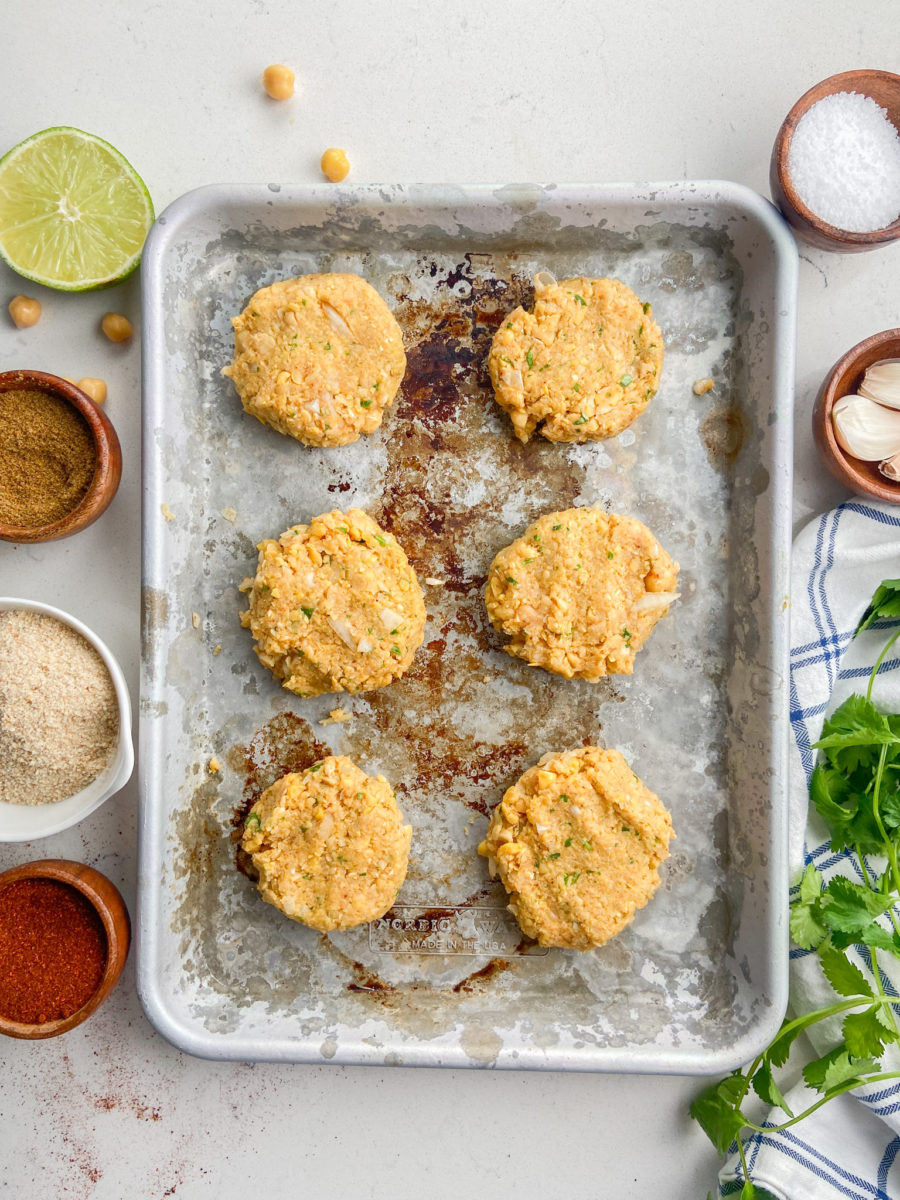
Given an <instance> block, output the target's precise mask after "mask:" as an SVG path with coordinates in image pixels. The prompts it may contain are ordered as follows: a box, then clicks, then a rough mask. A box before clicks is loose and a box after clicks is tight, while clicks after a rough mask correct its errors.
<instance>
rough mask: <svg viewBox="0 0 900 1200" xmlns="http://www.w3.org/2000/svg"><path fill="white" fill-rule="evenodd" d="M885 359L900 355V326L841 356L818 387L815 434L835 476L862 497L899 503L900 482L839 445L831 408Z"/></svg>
mask: <svg viewBox="0 0 900 1200" xmlns="http://www.w3.org/2000/svg"><path fill="white" fill-rule="evenodd" d="M882 358H900V329H885V330H884V331H883V332H882V333H873V334H872V336H871V337H868V338H866V339H865V341H863V342H860V343H859V344H858V345H856V346H854V347H853V349H852V350H848V351H847V353H846V354H845V355H844V356H843V358H840V359H838V361H837V362H836V363H835V364H834V366H833V367H832V368H831V370H830V371H829V372H828V374H827V376H826V377H825V381H824V383H823V384H822V386H821V387H820V388H819V394H818V396H817V397H816V403H815V407H814V408H813V437H814V438H815V442H816V449H817V450H818V451H819V454H820V455H821V458H822V461H823V463H824V464H825V466H826V467H827V468H828V470H829V471H830V472H831V473H832V475H833V476H834V477H835V479H838V480H840V482H841V483H842V484H843V485H844V487H846V488H849V489H850V491H851V492H856V493H857V495H860V496H870V497H872V499H874V500H885V501H887V503H888V504H900V483H892V482H891V480H890V479H885V477H884V476H883V475H882V474H880V473H879V470H878V463H869V462H863V461H862V460H861V459H859V458H853V457H852V456H851V455H849V454H848V453H847V451H846V450H844V449H842V447H841V446H839V445H838V441H837V438H836V437H835V434H834V422H833V421H832V419H831V411H832V409H833V408H834V405H835V402H836V401H837V400H840V398H841V396H848V395H850V394H851V393H853V392H857V391H858V390H859V385H860V384H861V383H862V381H863V375H865V373H866V368H867V367H871V366H872V364H873V363H876V362H879V361H880V359H882Z"/></svg>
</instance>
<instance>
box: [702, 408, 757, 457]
mask: <svg viewBox="0 0 900 1200" xmlns="http://www.w3.org/2000/svg"><path fill="white" fill-rule="evenodd" d="M700 436H701V437H702V439H703V444H704V446H705V447H706V453H707V454H708V456H709V461H710V463H712V465H713V466H714V467H715V468H716V470H718V471H721V470H724V469H727V468H729V467H733V466H734V464H735V462H736V461H737V458H738V455H739V454H740V452H741V449H742V447H743V445H744V438H745V436H746V435H745V419H744V416H743V414H742V413H741V410H740V408H739V407H738V405H737V404H717V405H716V406H715V407H714V408H711V409H710V410H709V412H708V413H707V414H706V416H705V417H704V418H703V420H702V422H701V424H700Z"/></svg>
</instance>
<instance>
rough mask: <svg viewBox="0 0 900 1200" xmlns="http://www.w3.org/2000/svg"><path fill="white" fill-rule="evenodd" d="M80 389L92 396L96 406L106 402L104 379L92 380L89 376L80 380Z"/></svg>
mask: <svg viewBox="0 0 900 1200" xmlns="http://www.w3.org/2000/svg"><path fill="white" fill-rule="evenodd" d="M78 387H80V388H81V390H82V391H83V392H84V393H85V394H86V395H88V396H90V398H91V399H92V400H93V402H94V403H95V404H103V402H104V401H105V400H106V384H105V383H104V381H103V380H102V379H91V378H90V377H89V376H88V377H87V378H85V379H79V380H78Z"/></svg>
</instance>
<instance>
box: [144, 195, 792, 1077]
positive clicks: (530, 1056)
mask: <svg viewBox="0 0 900 1200" xmlns="http://www.w3.org/2000/svg"><path fill="white" fill-rule="evenodd" d="M268 186H269V189H270V190H271V191H272V192H274V193H278V192H282V193H285V192H286V193H288V195H289V197H290V198H291V199H292V200H293V202H294V203H295V204H296V205H297V209H298V212H300V211H302V208H303V205H304V203H315V204H317V205H325V204H331V203H334V201H335V200H336V199H338V200H341V199H351V200H353V201H355V202H356V203H362V204H364V205H365V204H368V205H369V206H370V207H371V208H372V210H373V212H377V210H378V209H379V208H384V207H385V205H390V204H391V203H392V202H397V201H399V202H400V203H401V204H402V203H403V201H404V200H405V197H406V196H407V195H410V196H412V197H413V199H414V202H415V204H416V206H417V207H419V208H425V209H428V208H429V207H430V208H432V209H433V210H434V211H435V213H439V212H443V211H446V209H447V208H448V207H449V206H450V205H451V204H463V205H466V206H479V207H489V208H490V207H494V208H500V207H502V206H504V205H507V204H509V203H510V202H511V201H513V202H515V201H516V200H518V201H519V202H521V200H522V198H523V197H524V198H528V197H531V198H533V197H534V196H536V195H537V194H539V193H543V192H544V191H545V190H546V191H548V192H549V193H551V194H552V196H553V199H554V201H555V202H563V203H567V202H571V203H573V204H578V203H585V202H590V203H592V204H594V205H596V204H598V203H605V204H608V205H615V204H617V203H618V204H636V203H637V204H647V205H648V206H652V205H667V206H675V207H683V208H684V209H685V210H691V211H693V212H696V211H698V210H699V209H701V208H707V209H709V208H716V207H717V206H719V205H722V204H727V205H730V206H732V207H733V208H736V209H738V210H742V212H743V214H744V215H745V217H746V219H748V220H749V221H751V222H755V223H756V224H757V225H758V226H759V227H760V230H761V232H762V234H763V235H764V236H765V237H767V238H768V239H769V240H770V242H771V245H772V249H773V252H774V256H775V262H776V270H775V279H774V282H773V287H772V293H771V296H772V304H773V314H774V324H773V328H772V331H771V333H772V341H773V346H774V349H773V353H772V389H773V407H775V408H777V409H779V411H780V412H781V413H782V414H784V415H787V414H790V413H791V412H792V406H793V389H794V369H795V336H796V330H795V326H796V295H797V271H798V255H797V248H796V244H795V242H794V239H793V237H792V235H791V234H790V231H789V228H788V226H787V225H786V223H785V222H784V221H783V220H782V218H781V216H780V214H778V213H777V210H776V209H775V208H774V206H773V205H771V204H770V203H769V202H768V201H767V200H765V199H764V198H763V197H761V196H760V195H759V194H758V193H756V192H754V191H752V190H751V189H749V188H747V187H745V186H743V185H740V184H736V183H733V182H730V181H722V180H711V181H675V182H660V183H645V184H631V185H629V184H608V185H606V184H604V185H592V184H573V185H546V187H544V186H541V185H535V184H521V185H518V184H512V185H503V186H501V185H486V184H485V185H466V186H457V185H446V186H443V185H420V186H418V187H412V188H408V189H407V188H405V187H400V186H397V185H389V186H377V185H370V186H367V187H360V188H354V189H350V188H342V189H334V188H332V187H330V186H328V185H324V186H323V185H316V186H310V187H303V186H296V187H290V188H284V189H282V187H281V186H280V185H274V184H270V185H268ZM258 192H259V185H243V184H224V185H210V186H206V187H202V188H198V189H195V190H193V191H191V192H188V193H186V194H185V195H183V196H181V197H180V198H178V199H177V200H175V201H174V202H173V203H172V204H171V205H169V207H168V208H167V209H166V210H165V211H164V212H163V213H162V214H160V216H159V217H158V218H157V221H156V224H155V225H154V228H153V230H152V231H151V234H150V236H149V238H148V240H147V243H146V246H145V250H144V255H143V263H142V268H141V273H142V295H143V313H144V316H143V332H142V351H143V405H144V422H145V431H146V429H147V427H149V425H150V423H151V420H152V418H153V417H154V416H156V415H158V414H159V412H160V410H161V405H162V401H163V396H162V388H161V386H160V385H161V373H160V371H159V370H158V356H159V355H160V354H162V352H163V351H162V346H163V337H162V332H163V331H162V308H161V302H162V265H163V261H164V256H165V253H166V250H167V248H168V245H169V243H170V241H171V240H172V239H173V238H174V236H175V234H176V233H177V230H178V227H179V225H180V224H181V223H182V222H184V221H188V220H190V219H191V218H192V217H194V216H195V215H196V214H198V213H201V212H204V211H209V209H210V208H213V209H214V208H215V206H216V204H217V203H225V204H235V203H252V200H253V198H255V197H256V196H257V195H258ZM285 198H286V197H285V196H284V194H282V196H281V197H280V199H281V200H282V202H283V201H284V200H285ZM786 428H787V429H788V431H789V432H790V431H792V423H791V422H790V421H788V422H787V424H786ZM792 453H793V446H792V437H791V436H788V437H786V438H781V439H780V440H779V441H778V443H777V444H776V446H775V450H774V457H773V461H772V463H771V466H772V467H773V470H772V487H773V489H774V501H775V502H774V505H773V510H774V516H773V522H772V539H771V545H770V549H771V550H772V552H773V559H774V569H773V574H774V583H775V586H773V588H772V592H771V595H770V596H769V609H770V616H771V617H772V621H771V629H772V632H773V643H774V644H773V646H772V653H771V655H770V662H771V664H772V666H773V672H774V674H775V676H776V678H778V680H779V683H780V687H777V688H775V691H774V697H773V700H774V701H777V702H773V704H772V705H771V712H770V716H771V719H772V723H773V746H772V759H773V761H774V762H776V763H777V765H778V767H779V768H780V769H776V770H773V776H774V777H775V780H776V781H775V782H774V783H773V787H772V789H771V791H770V798H771V801H772V812H773V832H774V836H773V840H772V844H771V846H770V863H769V867H770V872H769V876H768V884H769V888H770V892H771V895H772V903H771V906H770V909H769V914H768V927H767V929H766V935H767V938H768V944H769V947H770V954H771V961H770V963H769V964H768V965H769V966H770V969H771V979H770V983H771V987H770V1004H769V1007H768V1012H767V1014H766V1016H765V1018H764V1019H762V1020H760V1021H759V1023H758V1024H757V1025H755V1026H754V1027H753V1029H752V1031H751V1034H750V1035H748V1036H746V1037H742V1038H738V1039H736V1040H735V1041H734V1042H732V1043H731V1044H730V1045H729V1046H728V1047H727V1049H726V1050H724V1051H709V1050H706V1051H704V1050H698V1049H697V1048H696V1047H690V1048H689V1049H688V1050H687V1051H684V1050H677V1049H675V1048H673V1047H671V1046H667V1047H660V1046H659V1045H656V1044H653V1043H649V1044H645V1045H641V1046H627V1047H603V1048H601V1049H600V1050H599V1051H598V1050H597V1049H596V1048H593V1047H590V1046H585V1047H584V1048H583V1050H582V1051H580V1052H579V1051H577V1050H575V1049H573V1048H569V1049H567V1050H565V1051H553V1052H548V1051H546V1050H544V1049H541V1048H537V1047H533V1046H528V1045H525V1044H523V1045H520V1046H519V1047H518V1048H517V1049H512V1048H509V1047H506V1046H504V1047H503V1048H502V1049H501V1051H500V1052H499V1054H498V1055H497V1056H496V1058H494V1059H493V1060H492V1061H490V1062H481V1061H478V1060H476V1059H473V1058H472V1057H471V1056H470V1055H469V1054H467V1053H466V1052H465V1051H464V1050H463V1048H462V1047H461V1045H460V1044H459V1043H458V1042H448V1044H446V1045H442V1044H440V1042H439V1039H435V1040H434V1041H431V1042H429V1043H428V1044H425V1043H419V1044H405V1045H404V1046H403V1053H402V1056H395V1057H393V1060H392V1056H391V1055H389V1054H388V1055H386V1050H387V1049H388V1048H387V1047H385V1046H382V1045H374V1046H373V1045H372V1044H371V1042H370V1041H368V1040H366V1039H365V1038H363V1037H361V1036H359V1037H356V1038H354V1037H353V1036H348V1034H347V1031H346V1030H344V1031H341V1039H340V1042H339V1043H338V1046H337V1049H336V1052H334V1053H332V1054H329V1055H326V1054H323V1053H322V1048H321V1046H319V1045H317V1046H315V1047H314V1046H312V1045H311V1044H310V1043H308V1042H304V1041H303V1040H302V1039H301V1038H300V1037H298V1039H297V1041H296V1042H293V1041H286V1042H283V1043H282V1044H280V1045H278V1046H267V1047H265V1048H264V1049H261V1048H260V1047H259V1046H258V1045H257V1046H252V1047H250V1046H245V1045H243V1044H242V1042H241V1039H240V1038H239V1037H238V1038H229V1037H223V1036H222V1035H215V1034H208V1033H207V1034H202V1033H197V1032H196V1031H195V1029H194V1028H190V1027H187V1026H185V1025H184V1024H182V1023H181V1022H180V1020H179V1018H178V1015H177V1014H176V1013H175V1012H173V1011H172V1009H171V1008H170V1007H169V1005H168V1003H167V997H166V996H165V994H163V993H162V991H161V990H160V988H159V987H158V979H157V977H156V975H155V974H154V971H153V965H154V961H155V955H156V952H157V950H158V945H157V937H158V931H159V922H160V903H159V901H160V894H159V889H158V886H157V884H158V881H159V879H160V877H161V871H162V859H161V854H160V847H161V844H162V842H161V839H160V838H159V837H156V836H154V819H155V818H156V819H159V817H160V814H158V813H155V812H154V809H153V806H152V803H151V802H150V797H149V793H150V791H151V787H150V771H151V768H152V764H153V762H154V758H155V755H156V754H159V753H162V747H161V745H160V744H159V738H158V736H157V735H158V728H157V725H154V723H153V722H151V721H149V720H148V719H146V718H145V716H144V714H143V712H142V713H141V721H140V747H141V755H140V764H141V768H142V769H141V770H140V820H139V884H138V904H137V921H136V931H135V942H136V954H137V986H138V993H139V996H140V999H141V1003H142V1005H143V1008H144V1011H145V1013H146V1015H147V1017H148V1019H149V1020H150V1022H151V1024H152V1025H153V1026H154V1027H155V1028H156V1030H157V1031H158V1032H159V1033H160V1034H162V1036H164V1037H165V1038H166V1039H167V1040H168V1041H169V1042H170V1043H171V1044H172V1045H174V1046H175V1047H177V1048H178V1049H181V1050H184V1051H185V1052H187V1053H190V1054H192V1055H194V1056H196V1057H200V1058H208V1059H213V1060H221V1061H227V1060H237V1061H271V1062H298V1063H324V1062H334V1063H336V1064H342V1065H377V1066H385V1065H403V1066H426V1067H427V1066H431V1067H453V1068H456V1067H467V1068H473V1067H481V1068H485V1067H489V1068H493V1069H503V1068H507V1069H510V1068H511V1069H523V1068H530V1069H538V1070H564V1071H600V1072H610V1073H634V1074H690V1075H698V1076H702V1075H710V1074H716V1073H722V1072H725V1071H728V1070H731V1069H733V1068H735V1067H738V1066H740V1065H742V1064H744V1063H746V1062H747V1061H749V1060H750V1059H751V1058H752V1057H753V1056H754V1054H756V1053H757V1052H758V1051H759V1050H760V1049H761V1048H762V1047H764V1046H765V1045H766V1044H768V1042H769V1041H770V1040H771V1039H772V1037H773V1036H774V1035H775V1033H776V1032H777V1030H778V1028H779V1027H780V1025H781V1022H782V1020H783V1017H784V1013H785V1011H786V1009H787V1002H788V946H789V937H788V868H787V841H788V816H789V813H788V800H789V798H788V794H787V780H788V738H789V730H790V726H789V720H788V699H787V691H786V682H787V678H788V653H789V634H788V630H789V616H788V611H787V610H789V604H786V601H787V598H788V597H789V582H790V545H791V511H792V482H793V480H792V470H793V467H792ZM158 473H159V471H158V464H157V463H156V462H155V460H154V457H153V455H152V453H151V452H150V447H149V445H148V441H147V439H146V437H145V439H144V446H143V493H144V496H145V499H146V497H147V495H148V494H150V495H155V494H157V493H156V489H157V487H158V484H159V482H160V481H159V478H158ZM153 549H154V548H153V546H152V545H148V543H147V541H146V539H145V541H144V544H143V548H142V555H143V565H144V572H143V574H144V578H145V580H146V577H147V574H148V570H147V568H148V563H149V562H150V560H151V558H152V554H153ZM779 584H780V585H781V586H778V585H779ZM144 651H145V653H146V646H145V648H144ZM142 670H143V667H142ZM779 697H780V699H778V698H779ZM451 1034H452V1031H448V1033H447V1035H445V1036H447V1037H450V1036H451ZM436 1042H437V1043H438V1044H437V1045H436V1044H435V1043H436Z"/></svg>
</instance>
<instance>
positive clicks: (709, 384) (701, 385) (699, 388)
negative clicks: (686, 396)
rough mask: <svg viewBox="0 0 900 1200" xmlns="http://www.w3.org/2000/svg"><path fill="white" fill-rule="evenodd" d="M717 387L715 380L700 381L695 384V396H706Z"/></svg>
mask: <svg viewBox="0 0 900 1200" xmlns="http://www.w3.org/2000/svg"><path fill="white" fill-rule="evenodd" d="M715 386H716V381H715V380H714V379H698V380H697V382H696V383H695V384H694V395H695V396H705V395H706V393H707V392H711V391H712V390H713V388H714V387H715Z"/></svg>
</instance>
